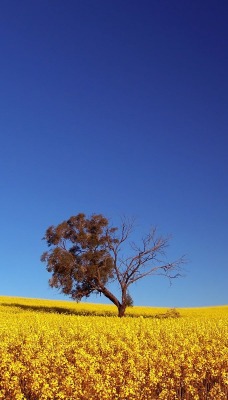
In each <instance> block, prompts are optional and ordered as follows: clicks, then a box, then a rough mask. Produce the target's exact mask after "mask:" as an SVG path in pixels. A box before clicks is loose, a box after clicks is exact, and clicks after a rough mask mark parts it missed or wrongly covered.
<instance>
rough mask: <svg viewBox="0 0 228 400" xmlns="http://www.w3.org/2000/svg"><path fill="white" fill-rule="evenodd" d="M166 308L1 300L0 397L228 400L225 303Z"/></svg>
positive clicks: (7, 399)
mask: <svg viewBox="0 0 228 400" xmlns="http://www.w3.org/2000/svg"><path fill="white" fill-rule="evenodd" d="M96 310H97V312H98V313H99V314H100V315H98V316H95V315H88V314H89V313H90V311H91V313H92V314H93V313H94V312H96ZM133 310H134V312H133ZM164 311H166V310H164V309H153V308H150V307H145V308H144V307H135V308H133V309H130V313H133V314H134V315H135V317H134V318H133V317H131V318H130V317H126V318H122V319H120V318H117V317H116V316H110V315H112V314H113V313H115V308H112V306H104V305H96V306H95V305H89V304H85V303H84V304H75V303H72V302H58V301H47V300H46V301H45V300H32V299H18V298H7V297H4V298H3V297H0V318H1V320H0V400H61V399H66V400H87V399H88V400H114V399H120V400H133V399H135V400H157V399H163V400H178V399H185V400H191V399H192V400H204V399H205V400H212V399H213V400H227V399H228V376H227V371H228V346H227V344H228V332H227V326H228V307H227V306H223V307H213V308H198V309H179V310H178V311H179V312H180V314H181V317H180V318H176V319H175V318H167V319H159V318H151V317H150V318H146V317H148V316H149V315H152V314H159V313H163V312H164ZM80 313H81V314H84V315H80ZM105 314H108V316H103V315H105ZM140 315H141V316H140ZM137 317H138V318H137Z"/></svg>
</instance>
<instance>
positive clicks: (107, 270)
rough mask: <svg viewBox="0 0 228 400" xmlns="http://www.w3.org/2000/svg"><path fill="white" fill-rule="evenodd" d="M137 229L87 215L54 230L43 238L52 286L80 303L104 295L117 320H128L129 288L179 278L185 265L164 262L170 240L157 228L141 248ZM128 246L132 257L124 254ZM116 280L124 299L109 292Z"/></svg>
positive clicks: (123, 222) (97, 216)
mask: <svg viewBox="0 0 228 400" xmlns="http://www.w3.org/2000/svg"><path fill="white" fill-rule="evenodd" d="M133 229H134V223H133V222H132V221H129V220H127V219H126V218H124V219H123V220H122V221H121V224H120V226H119V228H117V227H113V226H112V225H111V224H110V223H109V221H108V219H107V218H105V217H104V216H103V215H101V214H93V215H91V216H89V217H86V215H85V214H83V213H79V214H78V215H76V216H72V217H70V218H69V219H68V220H66V221H63V222H62V223H60V224H59V225H57V226H50V227H49V228H48V229H47V230H46V233H45V236H44V239H45V240H46V242H47V245H48V247H50V249H49V250H48V251H46V252H44V253H43V254H42V256H41V261H43V262H45V263H46V266H47V271H48V272H50V273H51V274H52V276H51V278H50V280H49V284H50V286H51V287H54V288H58V289H59V290H60V291H61V292H62V293H64V294H65V295H69V296H70V297H71V298H72V299H74V300H77V301H80V300H81V299H82V298H83V297H89V296H90V294H91V293H96V294H98V293H100V294H103V295H104V296H105V297H107V298H108V299H109V300H110V301H111V302H112V303H113V304H115V305H116V307H117V308H118V315H119V316H120V317H122V316H124V314H125V311H126V308H127V307H128V306H130V305H133V300H132V298H131V296H130V294H129V286H130V285H131V284H133V283H135V282H136V281H138V280H140V279H142V278H145V277H147V276H150V275H164V276H166V277H167V278H169V279H173V278H177V277H179V276H180V275H181V270H182V264H183V263H184V261H185V260H184V257H181V258H179V259H177V260H175V261H173V262H168V263H167V261H165V259H166V257H165V256H166V248H167V246H168V244H169V241H170V238H169V237H163V236H158V235H157V230H156V228H153V229H151V231H150V232H149V233H148V234H147V235H146V236H145V237H143V238H142V240H141V242H140V243H139V244H136V243H135V242H133V241H130V236H131V234H132V232H133ZM127 244H128V246H129V254H128V252H127V254H126V251H125V252H124V251H123V248H124V247H126V245H127ZM124 254H126V255H125V256H124ZM114 281H116V282H117V283H118V285H119V288H120V291H121V298H120V299H118V297H117V296H116V295H115V294H113V292H112V291H111V290H110V289H109V283H111V282H114Z"/></svg>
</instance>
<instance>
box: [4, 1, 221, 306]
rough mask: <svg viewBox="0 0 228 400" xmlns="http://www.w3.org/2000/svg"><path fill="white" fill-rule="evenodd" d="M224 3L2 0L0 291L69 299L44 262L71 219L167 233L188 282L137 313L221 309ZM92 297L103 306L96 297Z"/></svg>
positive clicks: (150, 298) (141, 294)
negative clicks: (59, 227)
mask: <svg viewBox="0 0 228 400" xmlns="http://www.w3.org/2000/svg"><path fill="white" fill-rule="evenodd" d="M227 15H228V3H227V1H223V0H222V1H215V0H214V1H210V0H209V1H202V0H199V1H181V0H178V1H176V0H173V1H168V0H167V1H166V0H163V1H151V0H149V1H145V0H141V1H135V0H115V1H114V0H110V1H106V0H96V1H93V0H91V1H89V0H80V1H79V0H76V1H75V0H72V1H71V0H68V1H62V0H49V1H46V0H39V1H30V0H29V1H27V0H21V1H16V0H15V1H13V0H3V1H2V2H1V13H0V71H1V74H0V137H1V146H0V171H1V197H0V213H1V231H0V232H1V233H0V234H1V280H0V295H9V296H22V297H36V298H50V299H51V298H54V299H61V298H64V299H67V298H66V297H63V296H61V295H59V294H58V292H57V291H55V290H53V289H50V288H49V287H48V278H49V274H48V273H47V272H46V270H45V265H44V264H43V263H41V261H40V255H41V254H42V252H43V251H44V250H46V246H45V243H44V241H42V240H41V239H42V237H43V235H44V232H45V230H46V229H47V227H48V226H50V225H52V224H54V225H55V224H58V223H59V222H61V221H62V220H64V219H66V218H68V217H70V216H71V215H76V214H77V213H79V212H84V213H86V214H92V213H103V214H104V215H105V216H107V217H109V218H111V219H112V221H113V222H114V224H117V223H118V219H119V216H120V215H122V214H126V215H128V216H129V217H131V216H134V217H136V218H137V223H138V227H137V233H136V236H137V237H138V238H140V237H141V236H142V234H143V233H145V232H146V231H147V230H148V228H149V226H151V225H156V226H158V229H159V232H160V233H161V234H164V235H166V234H172V235H173V240H172V241H171V243H170V248H169V250H168V256H169V258H170V259H171V260H172V259H174V258H176V257H179V256H181V255H182V254H187V256H188V258H189V260H190V262H189V264H188V265H187V266H186V269H187V272H186V277H185V278H182V279H179V280H176V281H175V282H174V283H173V285H172V286H171V287H170V286H169V283H168V282H167V281H165V280H164V279H163V280H162V279H161V278H150V279H147V280H144V281H139V282H138V283H137V285H135V286H134V287H132V291H131V293H132V295H133V297H134V301H135V304H136V305H155V306H167V307H181V306H183V307H184V306H203V305H215V304H227V280H228V279H227V278H228V273H227V270H228V261H227V259H228V256H227V239H228V236H227V228H228V157H227V153H228V129H227V127H228V112H227V110H228V73H227V72H228V46H227V45H228V24H227ZM90 301H93V302H94V301H99V302H105V299H104V298H98V299H96V298H95V297H94V298H93V297H92V298H91V300H90Z"/></svg>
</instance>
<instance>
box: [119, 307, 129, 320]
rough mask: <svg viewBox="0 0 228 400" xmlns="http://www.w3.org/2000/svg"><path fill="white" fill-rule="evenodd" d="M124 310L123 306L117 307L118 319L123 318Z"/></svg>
mask: <svg viewBox="0 0 228 400" xmlns="http://www.w3.org/2000/svg"><path fill="white" fill-rule="evenodd" d="M126 308H127V307H126V306H125V304H120V305H119V306H118V317H120V318H122V317H124V314H125V311H126Z"/></svg>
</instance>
